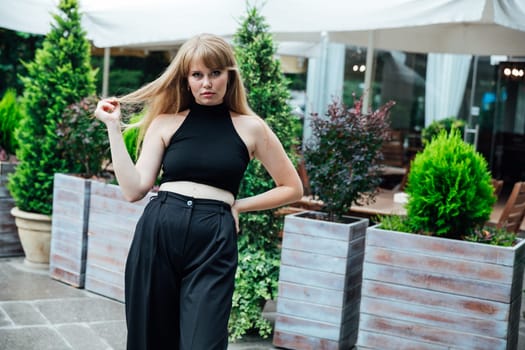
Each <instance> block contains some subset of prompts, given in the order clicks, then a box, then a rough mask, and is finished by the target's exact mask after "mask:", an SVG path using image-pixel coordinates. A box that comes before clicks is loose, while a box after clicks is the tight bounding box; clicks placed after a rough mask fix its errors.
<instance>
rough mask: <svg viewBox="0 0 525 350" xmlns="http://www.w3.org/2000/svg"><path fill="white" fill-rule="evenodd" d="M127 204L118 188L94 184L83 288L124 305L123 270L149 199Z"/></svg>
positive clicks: (92, 184)
mask: <svg viewBox="0 0 525 350" xmlns="http://www.w3.org/2000/svg"><path fill="white" fill-rule="evenodd" d="M153 194H154V193H152V192H150V193H149V194H148V195H147V196H146V197H145V198H144V199H142V200H141V201H138V202H135V203H130V202H128V201H126V200H125V199H124V197H123V196H122V192H121V190H120V187H118V186H117V185H112V184H104V183H101V182H96V181H93V182H92V183H91V200H90V205H89V218H88V248H87V263H86V283H85V288H86V289H88V290H90V291H92V292H95V293H98V294H101V295H104V296H106V297H109V298H113V299H116V300H118V301H124V270H125V264H126V259H127V256H128V251H129V247H130V245H131V241H132V239H133V234H134V231H135V225H136V224H137V221H138V220H139V218H140V216H141V215H142V212H143V210H144V207H145V206H146V204H147V203H148V201H149V198H150V197H151V196H152V195H153Z"/></svg>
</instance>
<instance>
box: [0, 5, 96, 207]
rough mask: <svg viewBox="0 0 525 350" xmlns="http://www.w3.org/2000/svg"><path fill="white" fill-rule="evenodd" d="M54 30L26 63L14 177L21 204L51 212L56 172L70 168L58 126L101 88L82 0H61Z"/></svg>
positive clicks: (14, 191) (13, 190)
mask: <svg viewBox="0 0 525 350" xmlns="http://www.w3.org/2000/svg"><path fill="white" fill-rule="evenodd" d="M58 8H59V10H60V14H55V15H54V16H53V18H54V23H53V24H52V29H51V31H50V32H49V33H48V34H47V36H46V37H45V39H44V42H43V47H42V49H39V50H37V52H36V54H35V58H34V60H33V61H32V62H29V63H27V64H25V67H26V68H27V76H24V77H22V81H23V83H24V87H25V89H24V96H23V103H24V106H25V111H26V116H25V117H24V118H23V119H22V120H21V122H20V126H19V128H18V129H17V132H16V136H17V138H18V140H19V143H20V146H19V149H18V151H17V157H18V159H19V160H20V163H19V165H18V166H17V168H16V171H15V173H14V174H13V175H12V176H11V177H10V178H9V183H8V188H9V190H10V192H11V194H12V196H13V198H14V199H15V204H16V205H17V206H18V207H19V208H20V209H21V210H24V211H30V212H37V213H42V214H47V215H49V214H51V208H52V203H53V198H52V197H53V177H54V174H55V173H57V172H66V173H67V172H70V170H71V168H70V165H69V164H68V160H67V159H66V158H64V157H63V155H64V150H63V149H60V148H59V144H60V135H59V133H58V132H57V130H58V126H59V125H61V124H62V123H64V121H63V113H64V110H65V109H66V107H67V106H69V105H70V104H72V103H75V102H78V101H80V100H81V99H82V98H84V97H86V96H90V95H93V94H94V93H95V85H94V77H95V72H94V71H93V70H92V68H91V66H90V46H89V42H88V41H87V39H86V36H85V32H84V31H83V30H82V28H81V20H80V14H79V12H78V3H77V1H76V0H61V1H60V3H59V5H58Z"/></svg>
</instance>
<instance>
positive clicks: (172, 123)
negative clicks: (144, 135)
mask: <svg viewBox="0 0 525 350" xmlns="http://www.w3.org/2000/svg"><path fill="white" fill-rule="evenodd" d="M187 115H188V112H187V111H182V112H179V113H173V114H160V115H159V116H158V117H156V118H155V119H153V121H152V122H151V125H150V126H149V128H148V132H150V131H151V132H153V133H155V134H157V135H159V136H160V137H161V138H162V140H163V142H164V144H166V145H167V144H168V143H169V141H170V139H171V137H172V136H173V134H174V133H175V132H176V131H177V130H178V129H179V128H180V126H181V125H182V123H183V122H184V120H185V119H186V116H187Z"/></svg>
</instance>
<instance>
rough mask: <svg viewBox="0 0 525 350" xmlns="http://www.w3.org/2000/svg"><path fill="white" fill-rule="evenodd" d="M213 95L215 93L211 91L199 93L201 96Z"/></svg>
mask: <svg viewBox="0 0 525 350" xmlns="http://www.w3.org/2000/svg"><path fill="white" fill-rule="evenodd" d="M213 95H215V94H214V93H213V92H203V93H202V94H201V96H204V97H211V96H213Z"/></svg>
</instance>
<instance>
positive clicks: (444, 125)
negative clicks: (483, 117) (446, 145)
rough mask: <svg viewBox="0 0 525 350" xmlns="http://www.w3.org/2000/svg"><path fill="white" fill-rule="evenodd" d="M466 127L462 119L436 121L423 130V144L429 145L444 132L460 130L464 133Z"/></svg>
mask: <svg viewBox="0 0 525 350" xmlns="http://www.w3.org/2000/svg"><path fill="white" fill-rule="evenodd" d="M464 127H465V121H464V120H461V119H456V118H455V117H449V118H445V119H441V120H434V121H433V122H432V123H430V125H428V126H427V127H426V128H423V130H421V142H422V143H423V146H425V145H427V144H428V143H430V141H432V139H433V138H434V137H436V136H438V135H439V134H440V133H441V131H442V130H445V131H446V132H450V130H452V129H453V128H454V129H459V130H460V131H461V132H463V128H464Z"/></svg>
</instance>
